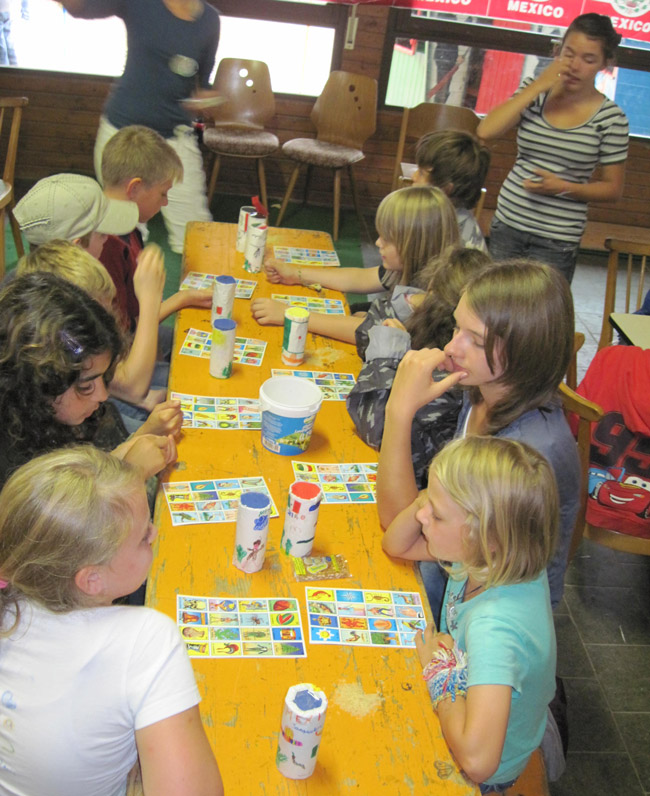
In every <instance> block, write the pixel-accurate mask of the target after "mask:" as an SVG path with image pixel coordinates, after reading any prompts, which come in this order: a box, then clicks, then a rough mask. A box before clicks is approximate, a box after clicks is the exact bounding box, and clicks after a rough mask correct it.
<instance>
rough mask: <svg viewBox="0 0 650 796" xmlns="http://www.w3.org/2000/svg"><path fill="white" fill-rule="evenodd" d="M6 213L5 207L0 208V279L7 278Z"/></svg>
mask: <svg viewBox="0 0 650 796" xmlns="http://www.w3.org/2000/svg"><path fill="white" fill-rule="evenodd" d="M6 220H7V218H6V213H5V208H4V207H3V208H2V210H0V280H2V279H4V278H5V259H6V255H5V221H6Z"/></svg>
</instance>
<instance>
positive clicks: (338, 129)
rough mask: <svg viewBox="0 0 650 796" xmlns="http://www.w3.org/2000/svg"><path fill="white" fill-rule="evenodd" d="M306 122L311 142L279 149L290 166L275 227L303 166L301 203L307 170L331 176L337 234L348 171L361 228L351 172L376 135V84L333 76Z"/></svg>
mask: <svg viewBox="0 0 650 796" xmlns="http://www.w3.org/2000/svg"><path fill="white" fill-rule="evenodd" d="M310 118H311V121H312V123H313V125H314V127H315V128H316V131H317V132H316V138H293V139H291V140H290V141H287V142H286V143H285V144H283V146H282V154H283V155H286V157H288V158H290V159H291V160H293V161H295V163H296V165H295V167H294V169H293V172H292V173H291V177H290V178H289V183H288V185H287V190H286V192H285V194H284V199H283V200H282V207H281V208H280V214H279V215H278V219H277V221H276V224H277V226H280V224H281V223H282V219H283V218H284V214H285V211H286V209H287V205H288V204H289V200H290V199H291V194H292V193H293V189H294V187H295V185H296V180H297V179H298V174H299V172H300V169H301V167H302V166H303V165H305V164H306V165H307V179H306V183H305V202H306V201H307V193H308V190H309V180H310V176H311V168H312V167H313V166H318V167H321V168H328V169H333V170H334V225H333V226H334V230H333V235H332V237H333V238H334V240H337V238H338V234H339V214H340V207H341V171H342V170H343V169H347V172H348V177H349V180H350V188H351V191H352V199H353V201H354V207H355V210H356V211H357V215H358V216H359V220H360V222H361V224H362V226H364V225H365V220H364V219H363V216H362V215H361V210H360V207H359V199H358V196H357V190H356V185H355V182H354V174H353V171H352V167H353V165H354V164H355V163H358V162H359V161H360V160H363V159H364V157H365V155H364V153H363V150H362V147H363V145H364V144H365V142H366V140H367V139H368V138H370V136H371V135H372V134H373V133H374V132H375V128H376V125H377V81H376V80H374V79H373V78H370V77H366V76H365V75H356V74H353V73H351V72H332V73H331V74H330V76H329V78H328V79H327V83H326V84H325V88H324V89H323V91H322V93H321V95H320V97H319V98H318V99H317V100H316V104H315V105H314V107H313V109H312V112H311V117H310Z"/></svg>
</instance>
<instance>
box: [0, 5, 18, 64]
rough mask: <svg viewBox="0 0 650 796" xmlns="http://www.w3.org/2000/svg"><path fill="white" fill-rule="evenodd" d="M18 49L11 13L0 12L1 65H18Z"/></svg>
mask: <svg viewBox="0 0 650 796" xmlns="http://www.w3.org/2000/svg"><path fill="white" fill-rule="evenodd" d="M17 63H18V60H17V59H16V51H15V49H14V39H13V35H12V33H11V14H10V13H9V11H2V12H0V66H16V64H17Z"/></svg>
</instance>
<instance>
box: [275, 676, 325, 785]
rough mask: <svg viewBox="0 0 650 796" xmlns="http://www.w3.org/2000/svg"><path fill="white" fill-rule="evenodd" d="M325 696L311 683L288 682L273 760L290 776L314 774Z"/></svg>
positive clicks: (322, 722)
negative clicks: (290, 683) (290, 684)
mask: <svg viewBox="0 0 650 796" xmlns="http://www.w3.org/2000/svg"><path fill="white" fill-rule="evenodd" d="M326 711H327V697H326V696H325V694H324V693H323V692H322V691H321V690H320V689H319V688H318V687H317V686H315V685H312V684H311V683H300V685H292V686H291V688H290V689H289V691H288V692H287V696H286V698H285V700H284V710H283V711H282V723H281V726H280V737H279V738H278V751H277V753H276V756H275V762H276V764H277V766H278V768H279V770H280V773H281V774H284V776H285V777H289V778H290V779H306V778H307V777H310V776H311V775H312V774H313V773H314V769H315V768H316V755H317V754H318V747H319V746H320V742H321V736H322V734H323V726H324V725H325V713H326Z"/></svg>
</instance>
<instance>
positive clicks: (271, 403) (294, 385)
mask: <svg viewBox="0 0 650 796" xmlns="http://www.w3.org/2000/svg"><path fill="white" fill-rule="evenodd" d="M322 402H323V393H322V392H321V390H320V387H318V386H317V385H316V384H314V383H313V382H311V381H308V380H307V379H299V378H297V377H296V376H274V377H273V378H271V379H267V380H266V381H265V382H264V383H263V384H262V386H261V387H260V404H261V408H262V445H263V446H264V447H265V448H266V449H267V450H269V451H272V452H273V453H279V454H280V455H282V456H295V455H297V454H300V453H303V452H304V451H306V450H307V448H308V447H309V441H310V439H311V432H312V428H313V426H314V420H315V419H316V415H317V414H318V410H319V409H320V405H321V403H322Z"/></svg>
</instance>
